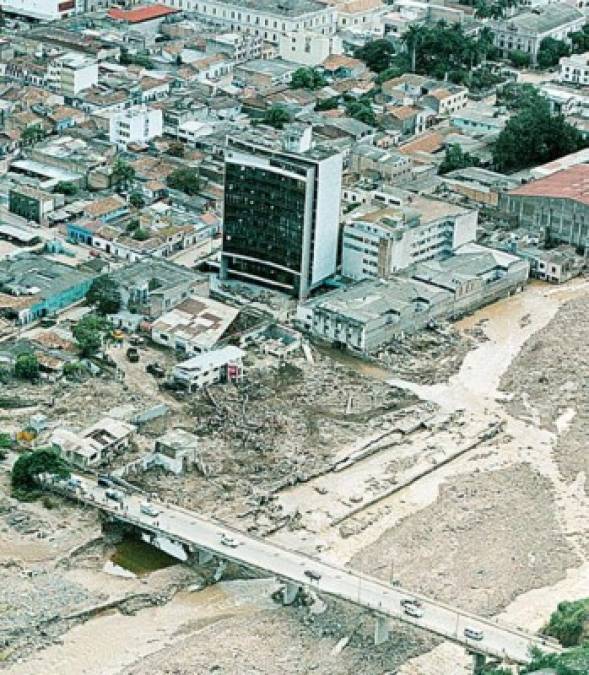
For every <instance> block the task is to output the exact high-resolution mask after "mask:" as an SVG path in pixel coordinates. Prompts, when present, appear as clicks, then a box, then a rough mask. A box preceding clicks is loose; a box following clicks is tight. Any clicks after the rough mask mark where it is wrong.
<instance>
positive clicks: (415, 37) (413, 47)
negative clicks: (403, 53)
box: [402, 25, 424, 73]
mask: <svg viewBox="0 0 589 675" xmlns="http://www.w3.org/2000/svg"><path fill="white" fill-rule="evenodd" d="M423 36H424V31H423V29H422V27H421V26H415V25H411V26H409V28H408V29H407V30H406V31H405V33H404V34H403V37H402V40H403V43H404V45H405V48H406V49H407V52H408V53H409V56H410V58H411V72H412V73H414V72H415V68H416V64H417V48H418V47H419V44H420V42H421V41H422V38H423Z"/></svg>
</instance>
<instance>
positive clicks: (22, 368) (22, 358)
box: [14, 352, 39, 382]
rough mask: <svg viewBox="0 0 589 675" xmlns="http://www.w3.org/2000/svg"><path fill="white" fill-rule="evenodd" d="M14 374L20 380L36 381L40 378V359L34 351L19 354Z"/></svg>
mask: <svg viewBox="0 0 589 675" xmlns="http://www.w3.org/2000/svg"><path fill="white" fill-rule="evenodd" d="M14 374H15V375H16V376H17V377H18V378H19V379H20V380H29V381H31V382H36V381H37V380H38V379H39V361H38V360H37V357H36V356H35V355H34V354H33V353H32V352H26V353H24V354H19V355H18V356H17V357H16V363H15V364H14Z"/></svg>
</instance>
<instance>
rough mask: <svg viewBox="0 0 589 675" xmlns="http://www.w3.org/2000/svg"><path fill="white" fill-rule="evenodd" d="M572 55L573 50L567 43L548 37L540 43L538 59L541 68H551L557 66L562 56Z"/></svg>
mask: <svg viewBox="0 0 589 675" xmlns="http://www.w3.org/2000/svg"><path fill="white" fill-rule="evenodd" d="M570 53H571V48H570V47H569V46H568V45H567V43H566V42H563V41H562V40H555V39H554V38H550V37H548V38H544V39H543V40H542V42H541V43H540V49H539V50H538V56H537V57H536V59H537V62H538V65H539V66H540V68H551V67H552V66H555V65H557V63H558V61H559V59H560V58H561V57H562V56H569V55H570Z"/></svg>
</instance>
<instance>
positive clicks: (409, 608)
mask: <svg viewBox="0 0 589 675" xmlns="http://www.w3.org/2000/svg"><path fill="white" fill-rule="evenodd" d="M402 607H403V612H405V614H407V616H412V617H413V618H414V619H421V617H422V616H423V609H422V608H421V607H417V606H416V605H414V604H412V603H407V604H404V605H403V604H402Z"/></svg>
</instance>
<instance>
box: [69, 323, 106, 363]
mask: <svg viewBox="0 0 589 675" xmlns="http://www.w3.org/2000/svg"><path fill="white" fill-rule="evenodd" d="M109 329H110V323H109V322H108V321H107V320H106V319H105V318H104V317H102V316H99V315H98V314H86V316H84V317H82V318H81V319H80V320H79V321H78V323H77V324H76V325H75V326H74V327H73V329H72V333H73V334H74V338H75V339H76V342H77V343H78V348H79V350H80V353H81V354H82V356H92V355H93V354H95V353H96V352H97V351H98V350H99V349H100V347H101V345H102V338H103V336H104V334H105V333H106V332H107V331H108V330H109Z"/></svg>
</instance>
